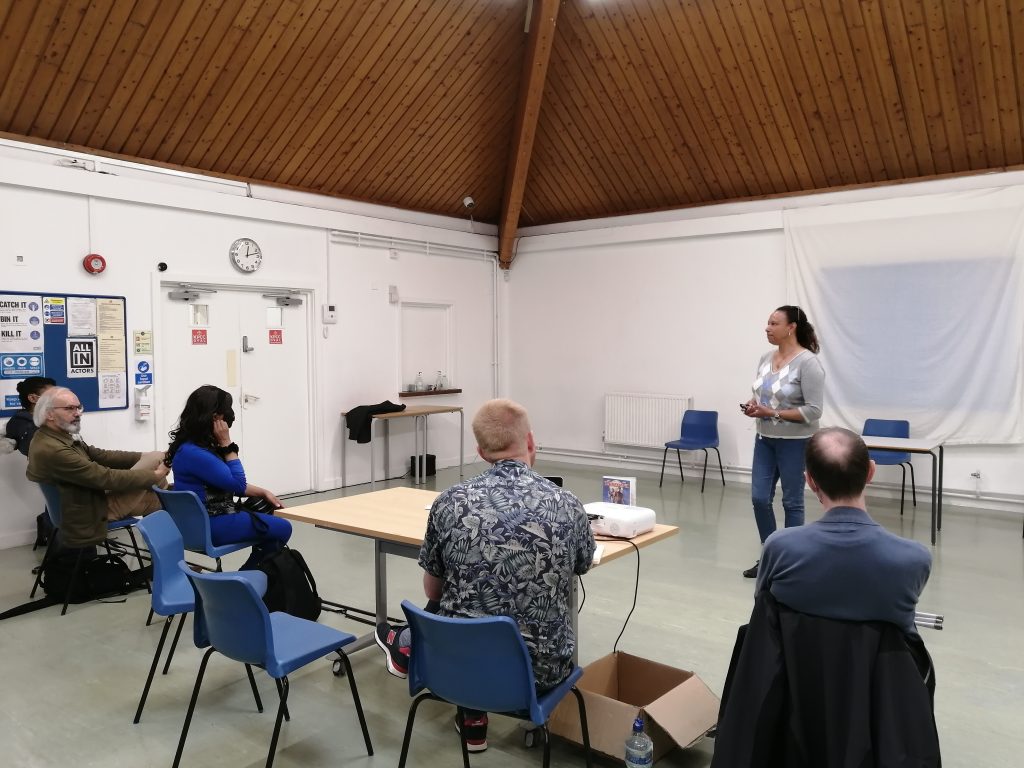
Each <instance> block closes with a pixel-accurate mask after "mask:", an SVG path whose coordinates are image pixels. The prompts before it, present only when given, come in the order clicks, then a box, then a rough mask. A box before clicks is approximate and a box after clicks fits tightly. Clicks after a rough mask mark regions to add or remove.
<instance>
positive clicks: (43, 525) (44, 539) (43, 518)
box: [35, 512, 53, 547]
mask: <svg viewBox="0 0 1024 768" xmlns="http://www.w3.org/2000/svg"><path fill="white" fill-rule="evenodd" d="M51 536H53V521H51V520H50V515H49V513H48V512H40V513H39V514H38V515H36V543H35V547H45V546H46V545H47V544H49V543H50V537H51Z"/></svg>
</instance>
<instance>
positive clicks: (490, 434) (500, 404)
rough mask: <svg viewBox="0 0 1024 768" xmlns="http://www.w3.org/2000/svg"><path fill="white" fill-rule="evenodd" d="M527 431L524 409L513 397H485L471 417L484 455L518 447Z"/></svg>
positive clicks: (528, 422)
mask: <svg viewBox="0 0 1024 768" xmlns="http://www.w3.org/2000/svg"><path fill="white" fill-rule="evenodd" d="M528 434H530V420H529V418H528V417H527V415H526V409H525V408H523V406H521V405H520V404H519V403H517V402H514V401H513V400H503V399H502V400H488V401H487V402H486V403H484V404H483V405H482V406H480V410H479V411H477V412H476V416H474V417H473V435H474V436H475V437H476V444H477V445H478V446H479V447H480V452H481V454H482V455H483V456H484V457H485V458H486V457H489V456H499V457H500V456H501V455H502V454H504V453H506V452H508V451H510V450H514V449H517V448H519V446H520V445H522V444H523V443H525V442H526V436H527V435H528Z"/></svg>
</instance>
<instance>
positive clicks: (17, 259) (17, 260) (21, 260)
mask: <svg viewBox="0 0 1024 768" xmlns="http://www.w3.org/2000/svg"><path fill="white" fill-rule="evenodd" d="M27 263H28V262H27V261H25V257H24V256H22V255H21V254H20V253H18V254H15V256H14V266H16V267H24V266H25V264H27Z"/></svg>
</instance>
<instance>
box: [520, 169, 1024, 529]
mask: <svg viewBox="0 0 1024 768" xmlns="http://www.w3.org/2000/svg"><path fill="white" fill-rule="evenodd" d="M1021 183H1024V174H1021V173H1020V172H1016V173H1006V174H988V175H985V176H979V177H970V178H964V179H953V180H946V181H937V182H930V183H919V184H912V185H904V186H897V187H888V188H884V189H883V188H874V189H870V190H856V191H851V192H843V193H833V194H820V195H812V196H807V197H801V198H788V199H785V200H762V201H757V202H754V203H749V204H729V205H723V206H709V207H707V208H701V209H689V210H686V211H677V212H662V213H659V214H652V215H650V216H630V217H621V218H617V219H606V220H600V221H591V222H574V223H571V224H566V225H552V226H547V227H536V228H532V229H528V230H525V231H524V232H523V233H522V235H523V237H522V239H521V240H520V242H519V248H518V252H517V254H518V255H517V257H516V260H515V262H514V264H513V267H512V270H511V274H510V276H509V280H508V281H507V283H506V284H504V286H503V293H504V301H505V302H506V304H507V311H506V317H505V322H506V323H507V339H508V341H507V347H506V349H505V356H504V358H503V362H504V370H505V379H504V382H505V385H506V387H507V390H506V391H507V392H508V393H509V396H511V397H514V398H516V399H518V400H521V401H522V402H523V403H524V404H526V405H527V407H528V408H529V410H530V413H531V416H532V419H533V426H534V429H535V432H536V433H537V437H538V442H539V444H540V445H541V446H542V448H543V449H545V450H548V451H550V452H552V453H553V454H561V455H563V456H567V457H568V458H570V460H579V461H588V462H591V463H598V464H604V465H606V466H608V467H610V468H612V467H621V466H623V465H624V464H626V465H628V463H629V462H623V461H621V460H620V458H619V454H622V453H623V452H624V451H625V449H613V450H612V451H611V452H608V453H605V447H604V445H603V442H602V435H601V433H602V429H603V414H604V410H603V408H604V406H603V397H604V394H605V393H608V392H656V393H670V394H684V395H692V396H693V397H694V407H695V408H699V409H707V410H717V411H719V414H720V416H719V419H720V432H721V439H722V446H721V451H722V460H723V462H724V463H725V465H726V467H727V471H728V468H730V467H731V468H733V469H734V470H737V471H735V472H734V477H736V478H738V479H742V480H744V481H749V467H750V462H751V456H752V452H753V436H754V432H753V425H752V422H751V421H750V420H749V419H746V418H745V417H743V416H741V415H740V414H739V409H738V407H737V405H738V403H739V402H741V401H742V400H745V399H746V398H747V397H748V396H749V386H750V382H751V380H752V379H753V374H754V366H755V365H756V362H757V360H758V357H759V356H760V354H762V353H763V352H764V351H765V350H766V349H768V346H767V344H766V342H765V339H764V333H763V330H764V325H765V321H766V319H767V317H768V315H769V314H770V312H771V311H772V310H773V309H774V308H775V307H776V306H778V305H780V304H783V303H787V301H788V300H790V298H791V297H789V296H787V294H786V290H785V287H786V264H785V243H784V236H783V231H782V225H783V221H782V213H781V212H782V210H783V208H784V207H785V208H788V207H814V206H826V205H831V204H834V203H839V202H850V201H854V200H864V199H893V198H895V197H897V196H908V195H932V194H943V193H946V192H950V191H959V190H963V189H978V188H985V187H1000V186H1010V185H1020V184H1021ZM811 321H812V322H813V321H814V318H813V317H812V318H811ZM879 343H884V340H879ZM1018 352H1019V350H1007V354H1017V353H1018ZM826 385H827V382H826ZM823 423H825V424H827V423H829V420H828V410H827V408H826V412H825V415H824V418H823ZM638 453H646V457H647V459H648V460H649V459H650V458H651V457H656V460H657V462H658V464H660V459H661V451H660V450H659V451H649V452H644V451H638ZM574 454H575V456H574ZM589 454H597V455H596V456H590V455H589ZM602 454H603V455H602ZM691 458H696V455H694V456H693V457H691ZM1022 460H1024V447H1022V446H1019V445H987V446H956V447H951V448H947V449H946V471H945V484H944V485H945V488H946V489H947V496H946V499H947V503H950V504H968V505H977V506H984V507H988V508H993V507H994V508H1001V509H1011V510H1015V511H1019V509H1020V502H1021V501H1022V500H1024V474H1022V473H1021V472H1020V469H1019V468H1020V466H1021V462H1022ZM713 461H714V459H712V462H713ZM915 465H916V467H917V470H918V471H917V477H918V486H919V488H927V486H928V483H929V478H930V461H929V460H928V459H927V457H924V458H918V459H915ZM648 468H651V467H650V466H649V467H648ZM654 468H656V465H655V466H654ZM975 470H981V472H982V480H981V483H980V484H978V483H976V481H975V479H974V478H972V477H971V476H970V475H971V473H972V472H973V471H975ZM879 479H880V481H881V482H882V483H886V482H891V483H897V485H896V487H895V492H896V493H898V492H899V487H898V482H899V469H898V468H894V467H882V468H880V470H879ZM875 490H876V491H877V492H879V493H886V491H885V490H884V488H880V487H877V486H876V488H875ZM978 493H980V498H977V497H976V494H978Z"/></svg>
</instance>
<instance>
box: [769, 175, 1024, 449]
mask: <svg viewBox="0 0 1024 768" xmlns="http://www.w3.org/2000/svg"><path fill="white" fill-rule="evenodd" d="M1022 227H1024V188H1022V187H1013V188H1008V189H997V190H984V191H977V192H965V193H954V194H948V195H937V196H929V197H916V198H903V199H896V200H886V201H876V202H868V203H855V204H850V205H836V206H828V207H822V208H816V209H803V210H800V209H798V210H793V211H787V212H786V216H785V232H786V262H787V290H788V294H789V297H790V301H791V302H792V303H795V304H799V305H800V306H801V307H803V308H804V309H805V310H806V311H807V314H808V316H809V318H810V320H811V322H812V323H813V324H814V326H815V328H816V329H817V331H818V335H819V339H820V341H821V347H822V350H821V358H822V363H823V365H824V367H825V372H826V379H825V390H826V413H825V416H824V418H823V421H822V423H824V424H834V425H838V426H845V427H848V428H849V429H852V430H854V431H856V432H859V431H860V430H861V428H862V427H863V426H864V420H865V419H866V418H888V419H907V420H909V421H910V434H911V437H919V438H927V439H933V440H941V441H943V442H945V443H946V444H968V443H982V444H997V443H1022V442H1024V425H1022V419H1021V411H1022V401H1024V375H1022V371H1024V365H1022V359H1024V358H1022V341H1024V338H1022V337H1024V311H1022V305H1024V295H1022V294H1024V291H1022V287H1024V284H1022V274H1024V270H1022V259H1024V246H1022V240H1021V237H1022Z"/></svg>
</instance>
